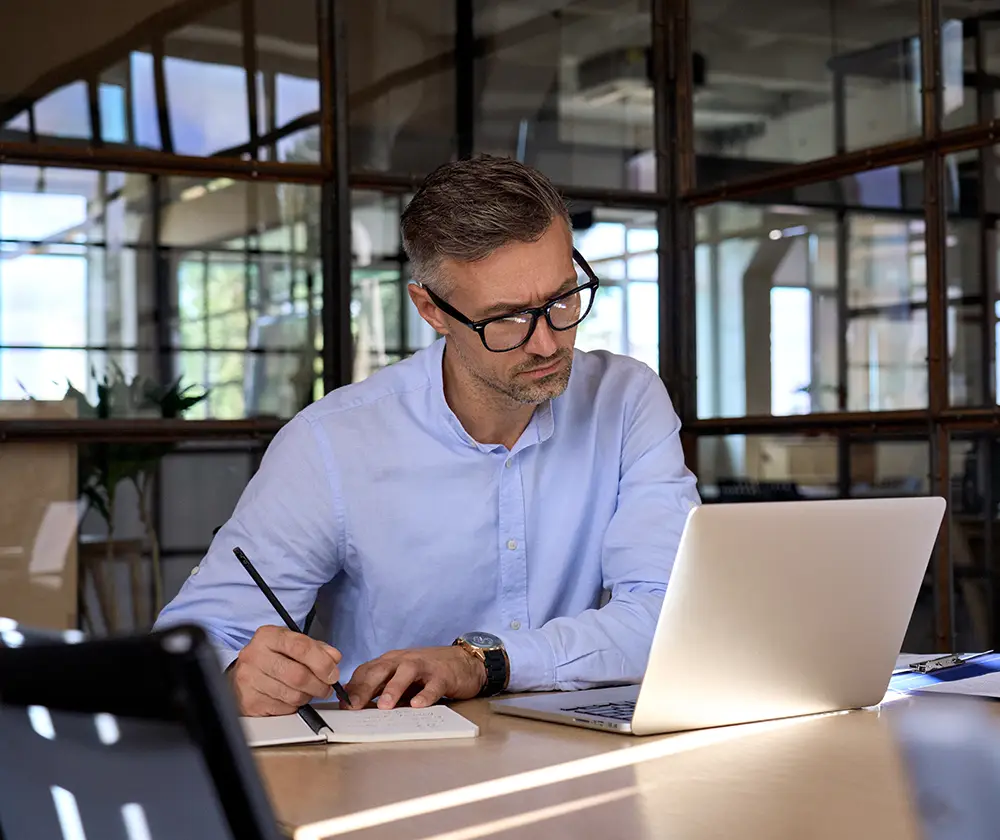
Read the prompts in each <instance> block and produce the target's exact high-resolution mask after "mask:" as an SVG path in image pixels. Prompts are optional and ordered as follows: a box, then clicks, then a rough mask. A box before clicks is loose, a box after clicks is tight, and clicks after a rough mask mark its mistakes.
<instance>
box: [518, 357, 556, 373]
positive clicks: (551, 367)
mask: <svg viewBox="0 0 1000 840" xmlns="http://www.w3.org/2000/svg"><path fill="white" fill-rule="evenodd" d="M562 361H563V360H562V358H558V359H555V360H554V361H552V362H549V364H547V365H544V366H543V367H536V368H531V369H530V370H525V371H521V372H522V373H523V374H524V375H526V376H532V377H536V378H537V377H541V376H547V375H548V374H550V373H555V372H556V371H557V370H558V369H559V366H560V365H561V364H562Z"/></svg>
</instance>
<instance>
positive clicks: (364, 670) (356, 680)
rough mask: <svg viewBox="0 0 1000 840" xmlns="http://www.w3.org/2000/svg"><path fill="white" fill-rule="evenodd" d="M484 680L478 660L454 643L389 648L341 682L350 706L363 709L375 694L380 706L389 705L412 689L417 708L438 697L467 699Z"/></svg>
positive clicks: (386, 706)
mask: <svg viewBox="0 0 1000 840" xmlns="http://www.w3.org/2000/svg"><path fill="white" fill-rule="evenodd" d="M485 683H486V669H485V668H484V667H483V663H482V661H481V660H479V659H477V658H476V657H475V656H473V655H472V654H471V653H469V652H468V651H466V650H465V649H464V648H461V647H459V646H457V645H452V646H449V647H432V648H416V649H414V650H393V651H389V653H384V654H382V656H380V657H379V658H378V659H373V660H371V662H366V663H365V664H364V665H361V666H359V667H358V668H357V670H356V671H355V672H354V674H353V675H352V676H351V681H350V682H349V683H348V684H347V685H346V686H344V688H345V689H346V690H347V693H348V695H350V698H351V708H352V709H363V708H364V707H365V706H367V705H368V703H369V702H371V700H372V698H373V697H378V707H379V708H380V709H392V708H394V707H395V706H396V705H397V704H398V703H399V701H400V700H401V699H403V697H404V696H405V695H407V694H408V693H410V692H412V691H413V690H417V689H419V691H418V693H417V694H416V695H414V696H413V697H412V699H411V700H410V705H411V706H415V707H417V708H422V707H424V706H431V705H433V704H434V703H436V702H437V701H438V700H440V699H441V698H442V697H449V698H451V699H453V700H468V699H469V698H472V697H475V696H476V695H477V694H479V692H480V691H481V690H482V688H483V686H484V685H485Z"/></svg>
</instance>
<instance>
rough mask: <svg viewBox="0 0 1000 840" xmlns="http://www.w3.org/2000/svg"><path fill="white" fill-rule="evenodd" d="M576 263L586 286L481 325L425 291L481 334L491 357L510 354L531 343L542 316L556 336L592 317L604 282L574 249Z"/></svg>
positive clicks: (459, 320)
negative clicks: (597, 294) (591, 314)
mask: <svg viewBox="0 0 1000 840" xmlns="http://www.w3.org/2000/svg"><path fill="white" fill-rule="evenodd" d="M573 259H574V260H575V262H576V264H577V265H579V266H580V268H582V269H583V272H584V274H586V275H587V277H588V278H589V279H588V281H587V282H586V283H584V284H582V285H580V286H577V287H576V288H575V289H572V290H570V291H568V292H565V293H563V294H561V295H558V296H557V297H554V298H552V299H551V300H549V301H548V302H546V303H545V304H543V305H542V306H536V307H532V308H530V309H522V310H520V311H519V312H511V313H510V314H507V315H497V316H495V317H492V318H484V319H483V320H481V321H473V320H472V319H471V318H468V317H467V316H465V315H463V314H462V313H461V312H459V311H458V310H457V309H455V307H454V306H452V305H451V304H450V303H448V302H447V301H446V300H443V299H442V298H440V297H439V296H438V295H436V294H434V292H432V291H431V290H430V289H429V288H427V286H424V289H426V291H427V296H428V297H429V298H430V299H431V300H432V301H434V304H435V306H437V308H438V309H440V310H441V311H442V312H444V313H445V314H446V315H450V316H451V317H452V318H454V319H455V320H456V321H458V322H459V323H462V324H465V326H467V327H468V328H469V329H471V330H475V331H476V332H477V333H479V339H480V340H481V341H482V342H483V347H485V348H486V349H487V350H489V351H490V352H492V353H508V352H510V351H511V350H516V349H517V348H518V347H521V346H522V345H524V344H527V343H528V340H529V339H530V338H531V336H532V335H534V332H535V327H536V326H537V325H538V319H539V318H541V317H542V316H544V317H545V320H546V322H547V323H548V325H549V327H550V328H551V329H553V330H555V331H556V332H564V331H565V330H571V329H573V327H575V326H576V325H577V324H579V323H580V322H581V321H582V320H583V319H584V318H586V317H587V315H589V314H590V309H591V307H592V306H593V305H594V295H595V294H596V293H597V288H598V286H600V285H601V281H600V280H598V279H597V275H596V274H594V271H593V269H591V267H590V266H589V265H587V261H586V260H585V259H584V258H583V257H582V256H580V253H579V251H577V250H576V249H575V248H574V249H573Z"/></svg>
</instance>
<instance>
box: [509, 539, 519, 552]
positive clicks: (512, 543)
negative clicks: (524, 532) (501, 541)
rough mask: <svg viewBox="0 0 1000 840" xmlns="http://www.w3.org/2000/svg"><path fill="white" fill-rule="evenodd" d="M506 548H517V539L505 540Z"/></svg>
mask: <svg viewBox="0 0 1000 840" xmlns="http://www.w3.org/2000/svg"><path fill="white" fill-rule="evenodd" d="M507 548H509V549H510V550H511V551H513V550H514V549H515V548H517V540H507Z"/></svg>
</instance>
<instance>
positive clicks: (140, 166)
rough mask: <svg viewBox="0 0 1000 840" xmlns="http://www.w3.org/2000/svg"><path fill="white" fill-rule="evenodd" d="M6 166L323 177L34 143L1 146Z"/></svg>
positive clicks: (287, 166) (265, 166)
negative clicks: (13, 164)
mask: <svg viewBox="0 0 1000 840" xmlns="http://www.w3.org/2000/svg"><path fill="white" fill-rule="evenodd" d="M4 163H16V164H26V165H34V166H45V167H65V168H67V169H91V170H101V171H105V172H108V171H111V172H122V171H125V172H139V173H144V174H149V175H189V176H198V175H201V176H203V177H206V178H211V177H219V178H234V179H239V180H246V181H282V182H289V183H317V182H318V181H319V180H320V179H321V177H322V171H321V170H320V168H319V167H318V166H316V165H314V164H305V163H273V162H271V161H250V160H239V159H236V158H216V157H193V156H190V155H173V154H166V153H163V152H157V151H152V150H149V149H125V148H103V149H93V148H73V147H70V146H38V145H34V144H31V143H0V164H4Z"/></svg>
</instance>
